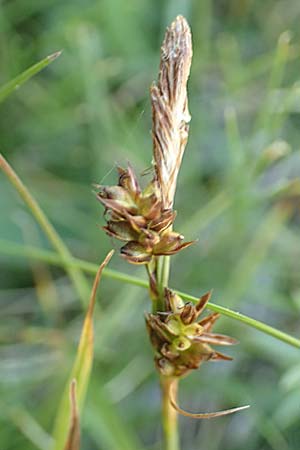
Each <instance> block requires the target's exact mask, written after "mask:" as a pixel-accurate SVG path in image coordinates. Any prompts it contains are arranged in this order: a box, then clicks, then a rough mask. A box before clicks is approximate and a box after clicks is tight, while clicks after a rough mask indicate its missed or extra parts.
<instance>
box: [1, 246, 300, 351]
mask: <svg viewBox="0 0 300 450" xmlns="http://www.w3.org/2000/svg"><path fill="white" fill-rule="evenodd" d="M0 253H4V254H8V255H14V256H24V257H27V256H29V257H31V258H35V259H40V260H42V261H47V262H48V263H49V264H53V265H55V266H61V267H65V266H66V265H70V266H73V267H80V268H81V269H82V270H84V271H85V272H87V273H96V271H97V266H96V264H93V263H91V262H88V261H84V260H81V259H77V258H69V259H68V260H63V259H62V258H60V256H59V255H56V254H55V253H53V252H49V251H47V250H41V249H37V248H34V247H29V246H26V247H25V246H22V245H18V244H15V243H12V244H11V243H10V244H8V243H7V242H5V241H1V240H0ZM103 276H106V277H107V278H111V279H113V280H118V281H120V282H122V283H128V284H134V285H135V286H140V287H143V288H146V289H147V288H148V284H147V282H146V281H145V280H142V279H140V278H137V277H133V276H130V275H127V274H125V273H122V272H118V271H117V270H111V269H105V270H104V272H103ZM175 292H177V294H179V295H180V296H181V297H182V298H183V299H185V300H187V301H190V302H193V303H197V302H198V301H199V298H197V297H194V296H193V295H189V294H186V293H184V292H180V291H178V290H177V291H175ZM207 307H208V308H209V309H211V310H212V311H215V312H218V313H220V314H223V315H224V316H227V317H230V318H231V319H234V320H237V321H239V322H242V323H245V324H246V325H248V326H250V327H252V328H256V329H257V330H259V331H261V332H262V333H265V334H269V335H270V336H272V337H274V338H275V339H279V340H280V341H283V342H285V343H287V344H289V345H292V346H293V347H297V348H300V339H297V338H295V337H293V336H291V335H289V334H287V333H284V332H282V331H280V330H277V329H276V328H273V327H271V326H269V325H267V324H265V323H263V322H260V321H259V320H256V319H253V318H252V317H249V316H246V315H244V314H241V313H239V312H237V311H233V310H231V309H229V308H225V307H224V306H220V305H216V304H215V303H211V302H209V303H208V304H207Z"/></svg>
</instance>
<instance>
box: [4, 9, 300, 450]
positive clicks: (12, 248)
mask: <svg viewBox="0 0 300 450" xmlns="http://www.w3.org/2000/svg"><path fill="white" fill-rule="evenodd" d="M59 54H60V52H57V53H55V54H54V55H51V56H50V57H48V58H46V59H45V60H42V61H41V62H40V63H38V64H37V65H35V66H33V67H32V68H30V69H28V70H27V71H25V72H24V73H23V74H21V75H20V76H19V77H17V78H15V79H14V80H12V81H11V82H10V83H8V84H6V85H5V86H4V87H3V88H2V89H0V101H2V100H4V99H5V98H6V97H7V96H8V95H10V94H11V93H13V92H14V90H15V89H16V88H17V87H18V86H19V85H20V84H22V83H24V82H25V81H27V80H28V79H29V78H30V77H32V76H33V75H34V74H35V73H37V72H38V71H39V70H41V69H43V68H44V67H45V66H46V65H48V64H49V63H51V62H52V61H53V60H54V59H55V58H56V57H57V56H59ZM191 59H192V41H191V32H190V29H189V26H188V24H187V22H186V20H185V19H184V18H183V17H182V16H178V17H177V18H176V19H175V21H174V22H173V23H172V24H171V25H170V27H169V28H168V29H167V31H166V35H165V38H164V41H163V44H162V49H161V61H160V70H159V75H158V80H157V82H156V83H154V84H153V85H152V87H151V104H152V138H153V159H152V171H151V178H150V181H149V182H148V183H145V186H144V187H141V185H140V182H139V181H138V179H137V177H136V175H135V173H134V170H133V168H132V166H131V165H130V164H128V167H126V168H121V167H119V168H118V175H119V178H118V184H117V185H116V186H102V185H101V186H99V185H98V186H97V197H98V199H99V200H100V202H101V203H102V204H103V206H104V207H105V214H106V219H107V224H106V226H105V227H104V230H105V232H106V233H107V234H108V235H109V236H113V237H114V238H116V239H118V240H120V241H123V246H122V247H121V249H120V254H121V256H122V257H123V258H124V259H125V260H127V261H128V262H129V263H132V264H138V265H143V266H144V267H145V269H146V274H147V281H145V280H141V279H138V278H136V277H134V276H129V275H127V274H123V273H120V272H118V271H114V270H111V269H104V266H105V265H106V264H107V263H108V260H109V258H110V256H111V254H109V255H108V256H107V258H106V259H105V260H104V262H103V264H102V265H101V266H100V268H98V267H97V266H96V265H95V264H92V263H90V262H87V261H83V260H79V259H76V258H74V257H73V256H72V254H71V252H70V251H69V249H68V248H67V247H66V245H65V243H64V242H63V240H62V239H61V238H60V237H59V235H58V233H57V232H56V230H55V229H54V227H53V226H52V225H51V223H50V222H49V220H48V218H47V216H46V214H45V213H44V212H43V210H42V209H41V208H40V206H39V204H38V203H37V201H36V200H35V199H34V197H33V196H32V194H31V193H30V192H29V190H28V188H27V187H26V186H25V185H24V183H23V182H22V181H21V179H20V178H19V177H18V175H17V174H16V172H15V171H14V170H13V168H12V167H11V166H10V164H9V163H8V161H6V159H5V158H4V157H3V156H1V155H0V168H1V170H2V171H3V172H4V173H5V175H6V176H7V178H8V179H9V181H10V182H11V184H12V185H13V186H14V187H15V188H16V190H17V191H18V192H19V194H20V195H21V197H22V199H23V200H24V202H25V203H26V204H27V206H28V208H29V209H30V210H31V212H32V214H33V216H34V217H35V219H36V221H37V222H38V223H39V224H40V226H41V228H42V229H43V231H44V233H45V235H46V236H47V238H48V240H49V242H50V243H51V244H52V247H53V249H54V250H55V252H56V253H55V252H49V251H45V250H41V249H36V248H32V247H24V246H20V245H17V244H8V243H7V242H1V252H2V253H6V254H10V255H16V256H19V257H21V256H25V257H30V258H35V259H37V260H40V261H45V262H47V263H49V264H53V265H57V266H62V267H64V268H65V269H66V271H67V273H68V275H69V277H70V279H71V280H72V282H73V285H74V287H75V289H76V290H77V293H78V295H79V297H80V298H81V299H82V301H83V304H84V305H86V300H87V285H86V280H85V278H84V276H83V274H82V272H87V273H93V274H97V276H96V279H95V283H94V288H93V290H92V294H91V299H90V303H89V307H88V310H87V315H86V318H85V321H84V325H83V329H82V334H81V339H80V343H79V347H78V350H77V357H76V359H75V363H74V366H73V368H72V370H71V373H70V376H69V378H68V382H67V386H66V389H65V392H64V395H63V396H62V401H61V405H60V407H59V408H58V414H57V419H56V425H55V431H54V433H53V435H54V444H53V448H54V449H55V450H63V449H66V450H78V449H79V445H80V444H79V413H81V409H82V404H83V398H84V396H85V392H86V389H87V387H88V382H89V379H90V373H91V368H92V360H93V340H94V336H93V326H92V325H93V324H92V314H93V309H94V303H95V295H96V288H97V283H98V282H99V278H100V275H101V274H102V270H103V276H107V277H109V278H111V279H115V280H119V281H120V282H123V283H130V284H135V285H138V286H140V287H144V288H145V287H146V288H148V291H149V296H150V299H151V308H149V309H151V311H149V312H147V313H146V315H145V321H146V327H147V331H148V334H149V338H150V342H151V344H152V347H153V352H154V360H155V367H156V369H157V372H158V375H159V380H160V386H161V393H162V396H161V398H162V426H163V432H164V450H178V449H179V433H178V422H177V419H178V417H177V416H178V413H179V414H182V415H186V416H188V417H192V418H198V419H208V418H214V417H218V416H223V415H227V414H230V413H233V412H237V411H240V410H242V409H245V408H247V407H248V406H243V407H236V408H232V409H229V410H224V411H219V412H208V413H199V414H192V413H189V412H187V411H185V410H183V409H182V408H180V406H179V405H178V401H177V391H178V383H179V381H180V380H181V379H182V378H183V377H185V376H187V375H188V374H189V373H190V372H191V371H193V370H195V369H198V368H199V367H200V366H201V364H202V363H203V362H206V361H223V360H225V361H229V360H230V359H231V357H229V356H227V355H226V354H223V353H222V352H220V351H219V350H218V349H216V348H215V346H227V345H233V344H236V340H235V339H234V338H232V337H229V336H226V335H223V334H219V333H218V334H217V333H214V332H213V331H212V328H213V326H214V324H215V322H216V321H217V319H218V318H219V316H220V313H221V314H223V315H227V316H228V317H231V318H232V319H235V320H238V321H240V322H242V323H244V324H247V325H249V326H252V327H254V328H256V329H258V330H260V331H262V332H264V333H266V334H269V335H272V336H273V337H276V338H277V339H279V340H282V341H284V342H286V343H289V344H290V345H293V346H294V347H297V348H300V341H299V339H296V338H294V337H292V336H289V335H287V334H286V333H284V332H281V331H279V330H277V329H275V328H272V327H270V326H268V325H266V324H265V323H263V322H259V321H257V320H255V319H252V318H250V317H247V316H245V315H242V314H239V313H237V312H235V311H232V310H231V309H228V308H226V307H222V306H219V305H215V304H213V303H211V302H210V301H209V300H210V297H211V292H208V293H206V294H204V295H202V296H201V297H200V299H199V298H198V299H197V298H195V297H193V296H191V295H189V294H186V293H183V292H179V291H174V290H173V289H171V288H170V287H169V271H170V258H171V257H172V255H174V254H176V253H179V252H181V251H182V250H184V249H185V248H187V247H189V246H190V245H192V244H193V241H188V242H185V241H184V237H183V236H182V234H181V233H180V232H178V231H175V228H174V229H173V227H174V222H175V217H176V211H175V210H174V196H175V191H176V184H177V177H178V173H179V169H180V165H181V162H182V158H183V154H184V150H185V146H186V143H187V138H188V132H189V121H190V114H189V110H188V99H187V81H188V78H189V72H190V66H191ZM218 201H219V203H220V209H221V208H224V207H226V205H227V204H228V200H226V193H225V194H223V195H222V196H220V199H218ZM226 202H227V203H226ZM274 208H275V209H274V211H273V216H276V218H277V219H278V220H277V219H276V220H277V222H278V224H279V225H280V224H281V223H282V222H283V221H285V220H287V219H288V218H289V216H290V211H291V208H290V207H285V208H284V209H282V208H281V209H280V208H277V207H274ZM273 216H272V218H274V217H273ZM277 216H278V217H277ZM196 219H197V220H198V217H197V218H196ZM277 222H276V223H277ZM272 223H273V222H272ZM250 256H251V254H250ZM205 308H208V309H210V310H212V311H213V312H212V313H210V314H208V315H206V316H205V317H200V316H201V315H202V313H203V312H204V310H205ZM69 396H70V404H69ZM104 401H105V396H104V395H103V398H102V406H103V402H104ZM119 431H120V430H119ZM47 438H48V436H47ZM51 442H52V441H51ZM128 448H132V446H131V447H130V445H129V444H128ZM136 448H138V444H137V445H136Z"/></svg>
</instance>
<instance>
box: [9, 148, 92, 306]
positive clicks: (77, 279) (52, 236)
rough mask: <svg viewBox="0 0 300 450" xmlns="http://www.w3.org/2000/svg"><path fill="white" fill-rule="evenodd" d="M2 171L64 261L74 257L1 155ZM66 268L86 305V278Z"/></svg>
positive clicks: (73, 269) (76, 270)
mask: <svg viewBox="0 0 300 450" xmlns="http://www.w3.org/2000/svg"><path fill="white" fill-rule="evenodd" d="M0 169H2V170H3V172H4V173H5V175H6V176H7V178H8V179H9V181H10V182H11V184H12V185H13V186H14V187H15V188H16V190H17V191H18V193H19V194H20V196H21V197H22V199H23V200H24V202H25V203H26V205H27V206H28V208H29V209H30V211H31V213H32V215H33V216H34V218H35V219H36V221H37V222H38V223H39V225H40V227H41V228H42V230H43V231H44V233H45V235H46V236H47V237H48V239H49V241H50V242H51V244H52V246H53V247H54V248H55V250H56V251H57V253H59V254H60V256H61V257H62V258H63V259H68V258H70V257H72V255H71V253H70V251H69V249H68V248H67V246H66V245H65V243H64V242H63V240H62V239H61V238H60V236H59V235H58V233H57V232H56V230H55V228H54V227H53V225H52V224H51V223H50V221H49V220H48V217H47V216H46V214H45V213H44V211H43V210H42V209H41V207H40V206H39V204H38V203H37V201H36V200H35V198H34V197H33V196H32V195H31V193H30V192H29V190H28V189H27V187H26V186H25V184H24V183H23V182H22V180H21V179H20V178H19V177H18V175H17V174H16V172H15V171H14V169H13V168H12V167H11V165H10V164H9V163H8V161H6V159H5V158H4V156H3V155H2V154H1V153H0ZM66 267H67V272H68V274H69V276H70V278H71V280H72V282H73V284H74V287H75V288H76V290H77V292H78V294H79V296H80V298H81V300H82V302H83V304H86V299H87V297H88V287H87V283H86V280H85V278H84V277H83V275H82V273H81V272H80V270H78V269H77V268H76V267H69V266H66Z"/></svg>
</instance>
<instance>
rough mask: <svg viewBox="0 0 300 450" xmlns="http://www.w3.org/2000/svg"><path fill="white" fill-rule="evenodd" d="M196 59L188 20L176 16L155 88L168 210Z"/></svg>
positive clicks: (158, 156) (156, 146)
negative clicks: (187, 86) (190, 75)
mask: <svg viewBox="0 0 300 450" xmlns="http://www.w3.org/2000/svg"><path fill="white" fill-rule="evenodd" d="M191 59H192V39H191V31H190V28H189V25H188V23H187V21H186V19H185V18H184V17H182V16H178V17H176V19H175V20H174V22H172V24H171V25H170V27H169V28H167V31H166V35H165V38H164V41H163V44H162V47H161V60H160V71H159V75H158V81H157V83H154V84H153V85H152V87H151V103H152V138H153V156H154V169H155V173H156V177H157V180H158V183H159V185H160V189H161V193H162V199H163V205H164V208H165V209H170V208H172V205H173V201H174V195H175V190H176V180H177V175H178V171H179V168H180V164H181V160H182V156H183V152H184V149H185V146H186V142H187V138H188V129H189V127H188V123H189V121H190V119H191V117H190V114H189V111H188V103H187V89H186V84H187V80H188V77H189V73H190V66H191Z"/></svg>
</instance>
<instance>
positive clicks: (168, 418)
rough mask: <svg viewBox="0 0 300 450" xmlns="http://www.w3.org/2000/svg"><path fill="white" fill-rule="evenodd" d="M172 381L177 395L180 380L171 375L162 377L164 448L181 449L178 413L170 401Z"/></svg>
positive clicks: (174, 392)
mask: <svg viewBox="0 0 300 450" xmlns="http://www.w3.org/2000/svg"><path fill="white" fill-rule="evenodd" d="M171 382H172V385H173V386H172V389H173V396H176V395H177V385H178V381H174V380H172V379H170V378H169V377H164V376H161V377H160V386H161V393H162V425H163V431H164V447H163V448H164V450H179V448H180V444H179V435H178V414H177V411H176V410H175V409H174V408H173V406H172V405H171V403H170V387H171Z"/></svg>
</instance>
